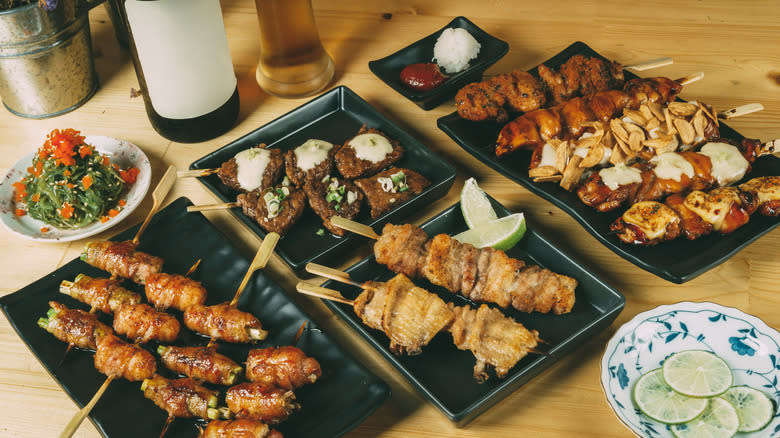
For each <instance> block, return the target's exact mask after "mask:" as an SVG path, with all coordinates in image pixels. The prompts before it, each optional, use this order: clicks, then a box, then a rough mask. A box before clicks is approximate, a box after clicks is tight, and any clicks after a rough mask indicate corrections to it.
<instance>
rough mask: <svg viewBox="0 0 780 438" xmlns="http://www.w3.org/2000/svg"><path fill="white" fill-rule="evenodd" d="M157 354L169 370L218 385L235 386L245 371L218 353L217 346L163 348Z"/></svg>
mask: <svg viewBox="0 0 780 438" xmlns="http://www.w3.org/2000/svg"><path fill="white" fill-rule="evenodd" d="M157 352H158V353H159V354H160V361H161V362H162V364H163V365H165V367H166V368H168V369H169V370H172V371H174V372H176V373H178V374H184V375H186V376H188V377H192V378H193V379H197V380H202V381H205V382H209V383H214V384H217V385H232V384H234V383H235V381H236V379H237V378H238V376H239V375H240V374H241V371H242V370H243V369H242V368H241V365H239V364H238V363H237V362H235V361H234V360H233V359H231V358H229V357H227V356H225V355H224V354H220V353H217V347H216V346H211V347H177V346H172V345H171V346H164V347H163V346H161V347H160V348H159V349H158V350H157Z"/></svg>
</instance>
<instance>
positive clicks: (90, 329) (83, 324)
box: [38, 301, 113, 350]
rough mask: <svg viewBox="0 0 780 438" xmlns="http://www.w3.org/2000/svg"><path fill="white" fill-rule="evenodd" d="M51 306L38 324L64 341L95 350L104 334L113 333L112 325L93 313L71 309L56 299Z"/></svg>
mask: <svg viewBox="0 0 780 438" xmlns="http://www.w3.org/2000/svg"><path fill="white" fill-rule="evenodd" d="M49 307H50V309H49V311H48V312H47V313H46V317H45V318H39V319H38V325H39V326H40V327H41V328H43V329H44V330H46V331H47V332H49V333H51V334H52V335H54V337H56V338H57V339H59V340H60V341H62V342H66V343H68V344H71V345H74V346H76V347H79V348H85V349H86V348H88V349H92V350H94V349H97V345H98V341H99V340H100V339H101V338H102V337H103V336H106V335H110V334H113V330H111V327H109V326H107V325H105V324H103V323H102V322H100V321H98V319H97V315H95V314H93V313H87V312H85V311H83V310H79V309H69V308H67V307H66V306H65V305H64V304H60V303H58V302H56V301H49Z"/></svg>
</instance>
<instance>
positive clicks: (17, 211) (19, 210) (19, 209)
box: [14, 208, 27, 216]
mask: <svg viewBox="0 0 780 438" xmlns="http://www.w3.org/2000/svg"><path fill="white" fill-rule="evenodd" d="M14 214H15V215H17V216H24V215H26V214H27V212H26V211H24V210H22V209H21V208H17V209H16V210H14Z"/></svg>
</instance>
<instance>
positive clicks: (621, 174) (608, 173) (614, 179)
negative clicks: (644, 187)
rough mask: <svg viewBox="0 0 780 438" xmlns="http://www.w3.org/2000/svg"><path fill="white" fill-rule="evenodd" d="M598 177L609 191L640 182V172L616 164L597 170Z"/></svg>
mask: <svg viewBox="0 0 780 438" xmlns="http://www.w3.org/2000/svg"><path fill="white" fill-rule="evenodd" d="M599 176H601V180H602V181H603V182H604V184H605V185H606V186H607V187H609V189H610V190H616V189H617V188H618V187H620V186H623V185H628V184H633V183H638V182H642V172H641V171H640V170H639V169H637V168H636V167H627V166H626V165H625V164H622V163H621V164H617V165H615V166H613V167H608V168H606V169H601V170H599Z"/></svg>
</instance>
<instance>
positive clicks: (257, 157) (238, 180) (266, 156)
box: [217, 144, 284, 192]
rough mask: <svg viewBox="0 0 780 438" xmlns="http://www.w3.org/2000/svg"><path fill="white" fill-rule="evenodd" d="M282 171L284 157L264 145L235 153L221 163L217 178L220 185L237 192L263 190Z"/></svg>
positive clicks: (271, 184)
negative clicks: (220, 182)
mask: <svg viewBox="0 0 780 438" xmlns="http://www.w3.org/2000/svg"><path fill="white" fill-rule="evenodd" d="M283 171H284V157H283V155H282V151H281V150H279V149H275V148H271V149H268V148H266V147H265V145H264V144H260V145H258V146H255V147H253V148H249V149H246V150H243V151H241V152H239V153H237V154H236V155H235V156H234V157H232V158H230V159H229V160H227V161H225V162H224V163H222V166H220V168H219V170H218V171H217V176H218V177H219V179H220V180H221V181H222V184H225V185H226V186H228V187H230V188H231V189H233V190H237V191H239V192H251V191H253V190H263V189H265V188H267V187H271V186H273V184H274V183H275V182H276V180H278V179H279V176H280V175H281V174H282V172H283Z"/></svg>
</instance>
